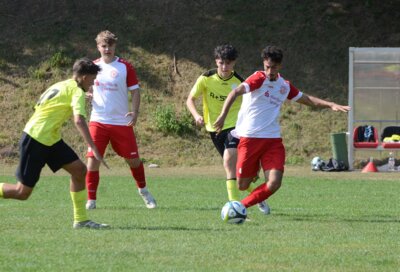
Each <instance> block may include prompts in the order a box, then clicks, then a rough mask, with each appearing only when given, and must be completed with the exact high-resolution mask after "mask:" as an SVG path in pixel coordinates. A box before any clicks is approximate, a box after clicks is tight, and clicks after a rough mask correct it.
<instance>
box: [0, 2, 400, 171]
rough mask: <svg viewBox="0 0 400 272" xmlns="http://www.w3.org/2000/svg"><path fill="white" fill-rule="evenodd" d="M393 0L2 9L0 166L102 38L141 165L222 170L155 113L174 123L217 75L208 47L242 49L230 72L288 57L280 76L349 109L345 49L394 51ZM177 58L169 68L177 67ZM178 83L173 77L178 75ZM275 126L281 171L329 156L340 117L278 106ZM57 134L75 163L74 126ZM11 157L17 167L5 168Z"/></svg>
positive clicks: (204, 148) (200, 145)
mask: <svg viewBox="0 0 400 272" xmlns="http://www.w3.org/2000/svg"><path fill="white" fill-rule="evenodd" d="M399 11H400V2H399V1H384V2H381V1H374V0H368V1H365V0H363V1H361V0H359V1H335V2H331V1H311V0H307V1H301V2H294V1H290V0H283V1H279V3H275V2H273V1H255V0H249V1H239V0H231V1H221V0H219V1H210V0H199V1H179V0H172V1H124V0H116V1H112V2H110V1H49V0H39V1H31V0H26V1H22V0H14V1H3V2H2V3H1V4H0V15H1V16H0V27H1V29H2V33H3V35H2V37H3V38H2V39H1V41H0V108H1V111H2V116H3V120H7V122H1V123H0V155H1V157H2V158H3V159H4V158H5V159H6V160H10V159H11V161H14V159H15V155H16V153H17V141H18V138H19V136H20V133H21V130H22V128H23V125H24V123H25V122H26V121H27V119H28V118H29V116H30V115H31V114H32V107H33V105H34V103H35V101H36V100H37V98H38V96H39V95H40V93H42V92H43V91H44V89H46V87H48V86H49V84H51V83H54V82H56V81H58V80H61V79H65V78H66V77H69V76H70V69H69V68H70V66H71V64H72V62H73V61H74V59H76V58H78V57H81V56H89V57H91V58H96V57H97V55H98V54H97V52H96V49H95V44H94V38H95V36H96V34H97V33H98V32H99V31H100V30H103V29H110V30H112V31H113V32H115V33H117V34H118V36H119V37H120V40H119V45H118V55H119V56H121V57H124V58H126V59H128V60H130V61H131V62H133V64H134V65H135V67H136V68H137V72H138V75H139V78H140V80H141V84H142V87H143V89H144V92H143V95H142V97H143V100H142V101H143V103H142V110H141V116H140V120H139V123H138V126H137V128H136V130H137V131H136V132H137V134H138V138H139V145H140V149H141V153H142V157H143V158H145V159H146V161H151V162H157V163H160V164H163V165H164V166H171V165H195V164H203V165H204V164H205V165H210V164H215V163H220V162H219V161H220V159H219V158H218V155H217V152H215V151H214V150H213V147H212V145H211V144H210V142H209V140H208V136H207V135H205V132H204V131H203V130H201V131H196V133H195V134H194V135H186V136H183V137H182V136H177V135H164V134H163V133H161V132H160V131H159V130H157V129H156V124H155V120H154V119H155V116H154V113H155V112H156V109H157V106H159V107H160V106H161V107H164V106H166V105H170V106H172V107H173V109H174V110H175V111H176V112H177V114H178V117H177V118H178V119H179V118H181V117H182V116H185V114H187V113H186V112H185V107H184V101H185V98H186V96H187V93H188V92H189V90H190V88H191V86H192V84H193V83H194V82H195V80H196V78H197V77H198V76H199V75H200V74H201V73H202V72H204V71H205V70H207V69H209V68H210V67H214V64H213V59H212V50H213V48H214V47H215V45H216V44H219V43H221V42H231V43H232V44H234V45H235V46H236V47H238V49H239V50H240V59H239V60H238V64H237V69H236V70H237V71H238V72H239V73H240V74H242V75H243V76H244V77H246V76H248V75H250V74H251V73H252V72H253V71H255V70H258V69H261V61H260V58H259V54H260V50H261V49H262V48H263V47H265V46H266V45H267V44H277V45H279V46H281V47H282V48H283V49H284V50H285V59H284V68H283V71H282V74H283V75H284V76H285V78H287V79H290V80H291V81H292V82H293V83H294V85H296V86H297V87H298V88H300V89H301V90H303V91H305V92H306V93H310V94H313V95H317V96H321V97H323V98H327V99H330V100H336V101H338V102H340V103H347V74H348V71H347V70H348V69H347V67H348V47H351V46H353V47H370V46H374V47H386V46H388V47H390V46H398V44H399V42H400V35H399V33H400V26H399V25H398V24H395V23H393V22H396V21H397V20H398V19H399ZM174 56H175V57H176V60H177V62H176V64H177V66H174V61H173V59H174ZM177 72H179V73H177ZM282 127H283V130H284V133H283V135H284V140H285V143H286V146H287V153H288V162H289V163H293V164H295V163H302V162H308V161H309V160H310V159H311V158H312V157H313V156H316V155H320V156H323V157H326V158H327V157H329V156H331V147H330V144H329V133H332V132H341V131H345V130H346V115H345V114H340V113H331V112H329V111H327V110H322V111H320V110H312V109H304V107H300V106H298V105H290V104H288V105H285V107H284V109H283V113H282ZM64 135H65V138H66V139H67V141H68V142H70V143H71V144H72V145H73V146H74V147H75V148H76V149H79V151H80V153H81V154H82V155H83V154H84V151H85V147H84V146H82V144H81V140H80V139H79V137H77V134H76V132H75V130H74V128H73V127H72V126H71V124H68V125H66V126H65V129H64ZM13 156H14V157H13Z"/></svg>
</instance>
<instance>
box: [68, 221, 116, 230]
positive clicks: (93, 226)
mask: <svg viewBox="0 0 400 272" xmlns="http://www.w3.org/2000/svg"><path fill="white" fill-rule="evenodd" d="M73 228H74V229H83V228H87V229H108V228H110V225H107V224H99V223H96V222H93V221H92V220H86V221H82V222H75V223H74V225H73Z"/></svg>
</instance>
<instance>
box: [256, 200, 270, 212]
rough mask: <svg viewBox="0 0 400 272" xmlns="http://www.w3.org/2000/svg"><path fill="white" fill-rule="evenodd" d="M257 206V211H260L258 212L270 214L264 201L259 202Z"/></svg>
mask: <svg viewBox="0 0 400 272" xmlns="http://www.w3.org/2000/svg"><path fill="white" fill-rule="evenodd" d="M257 205H258V209H259V210H260V212H262V213H263V214H265V215H268V214H270V213H271V209H270V208H269V206H268V203H267V202H265V201H261V202H260V203H258V204H257Z"/></svg>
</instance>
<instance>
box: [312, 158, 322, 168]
mask: <svg viewBox="0 0 400 272" xmlns="http://www.w3.org/2000/svg"><path fill="white" fill-rule="evenodd" d="M323 163H324V161H323V160H322V159H321V158H320V157H314V158H313V159H312V161H311V169H312V170H313V171H318V170H320V169H321V166H322V165H323Z"/></svg>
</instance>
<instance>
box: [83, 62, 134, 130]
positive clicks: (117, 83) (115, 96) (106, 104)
mask: <svg viewBox="0 0 400 272" xmlns="http://www.w3.org/2000/svg"><path fill="white" fill-rule="evenodd" d="M94 63H95V64H97V65H98V66H100V67H101V71H100V72H99V73H98V74H97V77H96V80H95V81H94V85H93V100H92V113H91V116H90V121H95V122H99V123H103V124H110V125H127V124H128V122H129V121H130V120H131V117H125V115H126V114H127V113H128V112H129V97H128V93H129V92H130V91H132V90H136V89H138V88H139V82H138V79H137V77H136V71H135V68H134V67H133V66H132V65H131V64H130V63H129V62H127V61H126V60H124V59H121V58H118V57H116V59H115V60H114V61H113V62H111V63H105V62H104V61H103V60H102V59H101V58H100V59H97V60H95V61H94Z"/></svg>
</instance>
